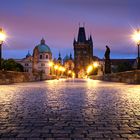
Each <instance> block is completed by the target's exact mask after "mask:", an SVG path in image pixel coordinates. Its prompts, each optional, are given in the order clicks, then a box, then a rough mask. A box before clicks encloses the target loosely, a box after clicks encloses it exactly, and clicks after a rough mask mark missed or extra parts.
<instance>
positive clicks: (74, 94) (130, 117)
mask: <svg viewBox="0 0 140 140" xmlns="http://www.w3.org/2000/svg"><path fill="white" fill-rule="evenodd" d="M0 139H1V140H24V139H25V140H26V139H27V140H28V139H29V140H30V139H31V140H43V139H47V140H96V139H97V140H112V139H113V140H128V139H129V140H139V139H140V85H127V84H121V83H111V82H110V83H109V82H101V81H92V80H75V81H74V80H54V81H51V80H50V81H45V82H34V83H21V84H13V85H0Z"/></svg>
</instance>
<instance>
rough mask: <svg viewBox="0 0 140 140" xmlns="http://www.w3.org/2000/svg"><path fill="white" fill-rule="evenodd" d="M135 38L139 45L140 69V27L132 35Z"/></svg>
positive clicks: (139, 67)
mask: <svg viewBox="0 0 140 140" xmlns="http://www.w3.org/2000/svg"><path fill="white" fill-rule="evenodd" d="M132 38H133V40H134V41H135V42H136V43H137V46H138V58H137V69H140V29H137V30H136V31H135V32H134V34H133V35H132Z"/></svg>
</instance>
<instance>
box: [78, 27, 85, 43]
mask: <svg viewBox="0 0 140 140" xmlns="http://www.w3.org/2000/svg"><path fill="white" fill-rule="evenodd" d="M77 41H78V42H80V43H84V42H86V33H85V28H84V27H79V32H78V39H77Z"/></svg>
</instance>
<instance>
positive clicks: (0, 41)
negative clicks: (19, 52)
mask: <svg viewBox="0 0 140 140" xmlns="http://www.w3.org/2000/svg"><path fill="white" fill-rule="evenodd" d="M5 39H6V35H5V33H4V32H3V30H2V29H1V28H0V70H1V69H2V44H3V42H4V41H5Z"/></svg>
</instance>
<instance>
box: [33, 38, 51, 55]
mask: <svg viewBox="0 0 140 140" xmlns="http://www.w3.org/2000/svg"><path fill="white" fill-rule="evenodd" d="M36 47H37V48H38V51H39V53H44V52H45V53H46V52H49V53H51V49H50V47H49V46H48V45H46V44H45V40H44V39H42V40H41V43H40V44H39V45H38V46H36Z"/></svg>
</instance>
